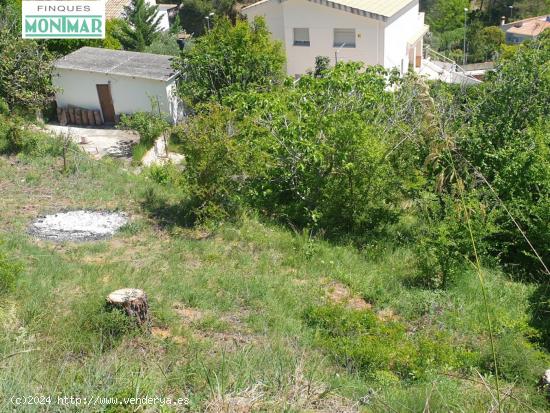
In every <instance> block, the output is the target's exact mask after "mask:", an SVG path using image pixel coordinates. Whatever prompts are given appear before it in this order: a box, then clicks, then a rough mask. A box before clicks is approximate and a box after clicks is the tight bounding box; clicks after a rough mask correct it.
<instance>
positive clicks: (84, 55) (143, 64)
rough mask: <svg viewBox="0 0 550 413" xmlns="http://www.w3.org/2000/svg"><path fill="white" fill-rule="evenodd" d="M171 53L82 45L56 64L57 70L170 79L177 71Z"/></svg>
mask: <svg viewBox="0 0 550 413" xmlns="http://www.w3.org/2000/svg"><path fill="white" fill-rule="evenodd" d="M172 58H173V57H172V56H164V55H158V54H151V53H137V52H127V51H123V50H110V49H99V48H96V47H83V48H81V49H78V50H77V51H75V52H72V53H71V54H68V55H67V56H65V57H62V58H61V59H58V60H56V61H55V63H54V67H56V68H57V69H70V70H80V71H84V72H92V73H105V74H112V75H119V76H128V77H138V78H143V79H152V80H164V81H167V80H170V79H172V78H173V77H174V76H176V75H177V74H178V73H177V71H175V70H174V69H173V68H172V66H171V60H172Z"/></svg>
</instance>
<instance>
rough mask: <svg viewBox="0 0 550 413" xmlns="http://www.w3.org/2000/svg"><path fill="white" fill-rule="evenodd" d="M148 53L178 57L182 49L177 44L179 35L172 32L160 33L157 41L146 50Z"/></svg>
mask: <svg viewBox="0 0 550 413" xmlns="http://www.w3.org/2000/svg"><path fill="white" fill-rule="evenodd" d="M143 51H144V52H146V53H154V54H162V55H169V56H178V55H179V54H180V48H179V46H178V43H177V34H175V33H172V32H159V33H158V35H157V36H156V38H155V40H153V42H152V43H151V44H150V45H149V46H147V47H146V48H145V49H144V50H143Z"/></svg>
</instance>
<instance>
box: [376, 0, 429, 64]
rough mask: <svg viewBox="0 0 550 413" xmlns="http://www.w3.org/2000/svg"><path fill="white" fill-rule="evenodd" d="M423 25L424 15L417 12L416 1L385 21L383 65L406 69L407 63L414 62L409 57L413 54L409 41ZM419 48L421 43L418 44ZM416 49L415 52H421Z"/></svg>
mask: <svg viewBox="0 0 550 413" xmlns="http://www.w3.org/2000/svg"><path fill="white" fill-rule="evenodd" d="M423 26H424V15H423V14H420V13H419V4H418V1H415V2H413V3H411V4H410V5H409V6H408V7H407V8H405V9H403V10H401V11H400V12H399V13H398V14H397V15H395V16H393V17H392V18H391V19H389V20H388V22H387V23H386V30H385V35H384V50H385V53H384V63H383V64H384V67H387V68H393V67H396V68H398V69H400V70H401V71H402V72H404V71H407V69H408V66H409V64H414V62H413V61H411V59H410V57H412V56H414V55H415V53H414V52H415V51H414V46H413V50H411V48H410V45H409V44H408V42H409V41H411V40H414V39H412V37H414V35H415V34H416V33H418V31H419V30H420V29H421V28H422V27H423ZM420 48H421V45H420ZM421 52H422V51H421V50H417V54H419V53H421Z"/></svg>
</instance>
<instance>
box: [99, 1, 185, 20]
mask: <svg viewBox="0 0 550 413" xmlns="http://www.w3.org/2000/svg"><path fill="white" fill-rule="evenodd" d="M130 3H131V0H107V2H106V3H105V18H106V19H107V20H109V19H121V18H123V17H124V6H130ZM146 3H149V4H155V1H154V0H153V1H151V2H147V1H146ZM157 6H158V7H159V10H161V11H168V10H172V9H174V8H176V7H178V5H177V4H157Z"/></svg>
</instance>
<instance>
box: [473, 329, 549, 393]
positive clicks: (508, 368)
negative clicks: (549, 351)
mask: <svg viewBox="0 0 550 413" xmlns="http://www.w3.org/2000/svg"><path fill="white" fill-rule="evenodd" d="M488 350H489V349H487V351H486V352H485V353H484V354H482V358H481V366H482V368H483V370H485V371H487V372H491V371H494V367H493V365H494V362H493V358H492V355H491V354H490V352H489V351H488ZM496 350H497V354H498V364H499V366H498V370H499V372H500V374H501V375H502V377H503V378H504V379H506V380H508V381H511V382H520V383H525V384H528V385H535V384H536V383H537V381H538V380H539V379H540V376H541V372H544V371H545V370H546V369H547V368H548V366H547V364H546V363H547V362H548V358H547V357H546V356H545V354H544V353H542V352H541V351H540V349H538V348H537V346H536V345H534V344H532V343H530V342H529V341H527V340H522V339H521V338H519V337H518V334H517V333H513V332H506V333H505V334H504V335H503V336H502V337H500V338H499V340H498V342H497V345H496Z"/></svg>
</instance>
